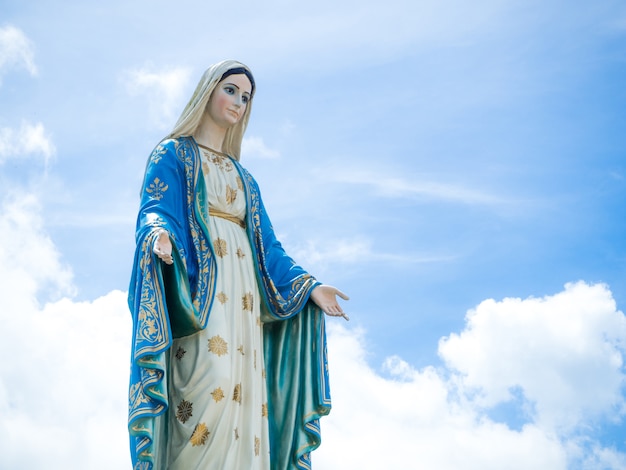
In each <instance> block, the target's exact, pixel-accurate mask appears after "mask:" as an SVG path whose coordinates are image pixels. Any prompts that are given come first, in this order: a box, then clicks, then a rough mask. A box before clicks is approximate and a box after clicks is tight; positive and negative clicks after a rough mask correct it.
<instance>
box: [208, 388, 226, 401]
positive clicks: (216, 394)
mask: <svg viewBox="0 0 626 470" xmlns="http://www.w3.org/2000/svg"><path fill="white" fill-rule="evenodd" d="M211 396H212V397H213V400H215V403H217V402H219V401H221V400H222V399H223V398H224V391H223V390H222V388H221V387H217V388H216V389H215V390H213V391H212V392H211Z"/></svg>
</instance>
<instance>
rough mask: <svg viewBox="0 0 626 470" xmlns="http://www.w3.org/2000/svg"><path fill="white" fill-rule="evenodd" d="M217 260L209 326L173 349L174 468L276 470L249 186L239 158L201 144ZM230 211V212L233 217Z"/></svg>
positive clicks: (171, 424) (171, 460)
mask: <svg viewBox="0 0 626 470" xmlns="http://www.w3.org/2000/svg"><path fill="white" fill-rule="evenodd" d="M201 153H202V170H203V173H204V178H205V181H206V186H207V196H208V201H209V207H210V210H211V211H212V212H215V211H219V213H220V215H218V216H215V215H211V216H210V217H209V230H210V234H211V240H212V242H213V248H214V252H215V259H216V262H217V273H218V275H217V285H216V290H215V292H216V296H215V299H214V300H213V306H212V309H211V313H210V316H209V321H208V325H207V327H206V329H204V330H202V331H200V332H198V333H196V334H194V335H191V336H187V337H184V338H179V339H176V340H175V341H174V343H173V345H172V347H171V349H170V368H169V372H170V374H171V376H170V378H169V402H170V407H169V416H168V420H169V436H168V442H169V444H168V445H169V447H168V461H169V464H168V466H167V468H168V469H170V470H195V469H202V470H205V469H206V470H208V469H215V470H225V469H246V470H248V469H250V470H253V469H256V470H262V469H269V433H268V421H267V397H266V395H267V392H266V386H265V370H264V363H263V325H262V323H261V318H260V304H259V302H260V300H261V297H260V295H259V289H258V286H257V282H256V277H255V271H254V265H253V259H252V252H251V249H250V244H249V241H248V238H247V236H246V231H245V229H244V228H242V227H241V226H240V225H239V224H238V223H237V222H236V221H233V220H229V219H228V218H225V217H227V215H228V216H231V217H235V218H236V219H238V220H245V213H246V201H245V197H244V192H243V184H242V182H241V180H240V178H239V174H238V172H237V169H236V168H235V166H234V165H233V163H232V161H231V160H230V159H229V158H228V157H227V156H224V155H223V154H220V153H218V152H209V151H207V150H204V149H201ZM226 214H227V215H226Z"/></svg>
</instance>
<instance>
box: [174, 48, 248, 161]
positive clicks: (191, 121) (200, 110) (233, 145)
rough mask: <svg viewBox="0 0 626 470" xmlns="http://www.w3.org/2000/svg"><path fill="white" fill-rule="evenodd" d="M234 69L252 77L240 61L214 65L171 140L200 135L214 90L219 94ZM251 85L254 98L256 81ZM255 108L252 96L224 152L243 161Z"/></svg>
mask: <svg viewBox="0 0 626 470" xmlns="http://www.w3.org/2000/svg"><path fill="white" fill-rule="evenodd" d="M231 69H243V70H245V71H247V72H248V73H246V76H248V77H249V78H251V77H252V72H251V71H250V69H249V68H248V67H247V66H245V65H244V64H242V63H241V62H237V61H236V60H224V61H222V62H218V63H217V64H213V65H211V66H210V67H209V68H208V69H207V70H206V71H205V72H204V74H203V75H202V78H201V79H200V82H199V83H198V86H197V87H196V90H195V91H194V92H193V95H192V96H191V99H190V100H189V102H188V103H187V106H185V109H184V110H183V112H182V114H181V115H180V117H179V118H178V121H177V122H176V125H175V126H174V129H173V130H172V132H170V134H169V135H168V136H167V137H168V138H176V137H181V136H192V135H193V134H194V133H195V132H196V129H197V128H198V125H199V124H200V121H201V120H202V116H203V115H204V111H205V109H206V107H207V104H208V102H209V99H210V98H211V94H212V93H213V90H215V87H216V86H217V84H218V83H219V82H220V81H221V80H222V77H223V76H224V74H226V73H227V72H228V71H229V70H231ZM244 73H245V72H244ZM250 82H251V83H252V95H254V86H255V84H254V79H251V80H250ZM251 108H252V96H250V101H248V104H247V106H246V110H245V112H244V114H243V116H242V117H241V119H240V120H239V122H238V123H237V124H235V125H234V126H233V127H231V128H230V129H228V130H227V131H226V135H225V136H224V142H223V144H222V149H221V150H222V152H224V153H226V154H228V155H230V156H231V157H233V158H235V159H236V160H239V157H240V154H241V141H242V140H243V134H244V132H245V131H246V127H247V126H248V120H249V119H250V110H251Z"/></svg>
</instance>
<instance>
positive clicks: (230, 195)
mask: <svg viewBox="0 0 626 470" xmlns="http://www.w3.org/2000/svg"><path fill="white" fill-rule="evenodd" d="M235 199H237V190H236V189H235V188H231V187H230V185H226V203H227V204H232V203H233V202H235Z"/></svg>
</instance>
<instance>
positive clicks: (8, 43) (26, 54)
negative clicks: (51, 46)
mask: <svg viewBox="0 0 626 470" xmlns="http://www.w3.org/2000/svg"><path fill="white" fill-rule="evenodd" d="M34 56H35V54H34V52H33V46H32V44H31V42H30V40H29V39H28V38H27V37H26V35H25V34H24V33H23V32H22V31H21V30H20V29H18V28H16V27H15V26H10V25H8V26H4V27H0V76H1V75H2V73H3V72H4V71H5V70H7V69H9V68H11V67H17V66H23V67H25V68H26V70H28V72H29V73H30V74H31V75H36V74H37V67H36V66H35V60H34Z"/></svg>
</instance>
